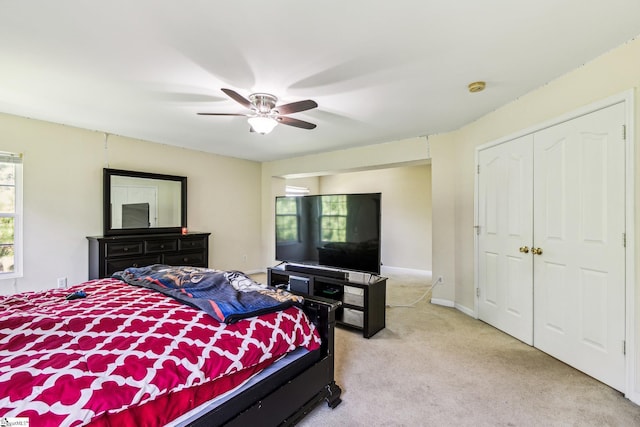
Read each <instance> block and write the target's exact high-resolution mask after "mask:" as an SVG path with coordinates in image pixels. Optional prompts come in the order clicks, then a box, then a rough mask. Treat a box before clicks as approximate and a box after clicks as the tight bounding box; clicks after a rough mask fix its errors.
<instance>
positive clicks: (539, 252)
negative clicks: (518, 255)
mask: <svg viewBox="0 0 640 427" xmlns="http://www.w3.org/2000/svg"><path fill="white" fill-rule="evenodd" d="M531 253H532V254H534V255H542V248H531Z"/></svg>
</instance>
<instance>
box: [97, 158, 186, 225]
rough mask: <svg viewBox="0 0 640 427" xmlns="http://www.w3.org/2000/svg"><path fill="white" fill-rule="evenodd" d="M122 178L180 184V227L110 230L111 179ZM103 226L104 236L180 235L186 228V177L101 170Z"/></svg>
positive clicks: (121, 170) (120, 170)
mask: <svg viewBox="0 0 640 427" xmlns="http://www.w3.org/2000/svg"><path fill="white" fill-rule="evenodd" d="M112 176H123V177H129V178H146V179H158V180H164V181H178V182H180V204H181V206H180V226H178V227H153V228H111V177H112ZM102 183H103V202H102V204H103V226H104V235H105V236H115V235H134V234H158V233H180V232H182V229H183V228H186V227H187V177H186V176H177V175H164V174H159V173H151V172H138V171H129V170H123V169H109V168H104V169H103V179H102Z"/></svg>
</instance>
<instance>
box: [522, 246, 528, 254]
mask: <svg viewBox="0 0 640 427" xmlns="http://www.w3.org/2000/svg"><path fill="white" fill-rule="evenodd" d="M520 252H522V253H523V254H528V253H529V246H520Z"/></svg>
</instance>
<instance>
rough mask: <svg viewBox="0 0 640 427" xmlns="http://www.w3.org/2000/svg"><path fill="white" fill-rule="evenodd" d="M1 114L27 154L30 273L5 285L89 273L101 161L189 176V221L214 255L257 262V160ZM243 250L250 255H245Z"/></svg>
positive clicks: (7, 136)
mask: <svg viewBox="0 0 640 427" xmlns="http://www.w3.org/2000/svg"><path fill="white" fill-rule="evenodd" d="M107 147H108V148H107V149H106V150H105V135H104V134H103V133H99V132H93V131H88V130H82V129H77V128H73V127H69V126H64V125H59V124H52V123H48V122H43V121H38V120H31V119H26V118H21V117H16V116H11V115H6V114H0V151H10V152H19V153H23V154H24V190H25V191H24V277H22V278H19V279H17V280H16V281H15V282H14V281H13V280H3V281H0V293H2V294H9V293H14V292H19V291H26V290H39V289H48V288H52V287H55V286H56V279H57V278H58V277H67V278H68V283H69V284H75V283H79V282H82V281H84V280H86V279H87V275H88V254H87V252H88V242H87V240H86V236H89V235H100V234H102V168H103V167H105V165H106V164H107V163H106V162H108V166H109V167H111V168H117V169H131V170H141V171H147V172H157V173H165V174H172V175H186V176H187V177H188V193H187V194H188V199H189V200H188V224H189V229H191V230H194V231H208V232H211V233H212V237H211V240H210V248H211V249H210V257H209V262H210V265H211V266H213V267H216V268H225V269H226V268H228V269H243V270H257V269H260V268H262V266H263V258H262V254H261V251H260V236H261V234H260V227H261V219H260V215H261V213H260V192H261V187H260V182H261V174H260V170H261V168H260V164H259V163H256V162H251V161H245V160H238V159H232V158H228V157H222V156H216V155H211V154H206V153H202V152H196V151H191V150H185V149H181V148H176V147H170V146H166V145H162V144H154V143H150V142H144V141H139V140H134V139H129V138H122V137H117V136H113V135H112V136H109V138H108V144H107ZM245 255H246V260H245Z"/></svg>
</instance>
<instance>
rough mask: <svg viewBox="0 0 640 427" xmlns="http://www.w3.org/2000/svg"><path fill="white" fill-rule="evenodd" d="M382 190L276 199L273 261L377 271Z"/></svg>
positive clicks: (378, 271)
mask: <svg viewBox="0 0 640 427" xmlns="http://www.w3.org/2000/svg"><path fill="white" fill-rule="evenodd" d="M380 202H381V193H367V194H330V195H317V196H302V197H291V196H283V197H276V259H277V260H278V261H283V262H291V263H301V264H307V265H318V266H326V267H335V268H340V269H347V270H357V271H365V272H369V273H375V274H379V273H380V219H381V218H380V215H381V210H380Z"/></svg>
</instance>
